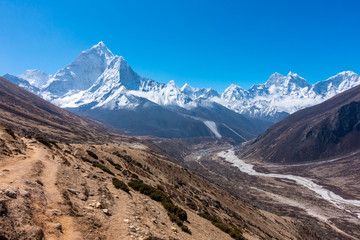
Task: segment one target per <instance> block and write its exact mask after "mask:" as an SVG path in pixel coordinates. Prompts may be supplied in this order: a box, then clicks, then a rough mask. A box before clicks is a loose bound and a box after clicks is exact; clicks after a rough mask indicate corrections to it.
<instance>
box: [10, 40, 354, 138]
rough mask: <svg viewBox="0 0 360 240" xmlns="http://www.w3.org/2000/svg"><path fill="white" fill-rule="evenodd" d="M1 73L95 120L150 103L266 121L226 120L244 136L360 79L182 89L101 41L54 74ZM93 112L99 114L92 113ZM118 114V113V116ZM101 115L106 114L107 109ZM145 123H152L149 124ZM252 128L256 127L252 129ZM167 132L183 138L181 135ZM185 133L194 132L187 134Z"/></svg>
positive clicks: (293, 77)
mask: <svg viewBox="0 0 360 240" xmlns="http://www.w3.org/2000/svg"><path fill="white" fill-rule="evenodd" d="M4 78H6V79H8V80H9V81H12V82H13V83H15V84H17V85H19V86H21V87H24V88H25V89H27V90H29V91H31V92H33V93H36V94H37V95H39V96H41V97H42V98H44V99H46V100H48V101H50V102H52V103H54V104H55V105H57V106H59V107H62V108H66V109H69V110H72V111H74V112H77V113H79V114H83V115H86V116H88V117H92V118H94V115H96V116H97V117H96V118H95V119H97V120H100V119H99V118H98V117H100V115H99V112H104V111H105V110H106V111H116V112H118V113H119V112H126V114H130V112H131V111H135V110H136V111H135V112H138V114H137V115H136V116H137V118H143V117H145V116H144V115H143V114H140V112H141V110H140V109H144V108H146V107H148V106H152V107H156V108H157V109H158V110H159V111H152V112H150V113H149V114H151V113H153V112H157V114H159V113H160V112H162V113H163V112H164V111H172V112H173V113H175V115H174V114H170V115H172V117H173V118H177V121H180V120H181V121H185V122H188V123H189V124H190V122H191V124H190V125H193V126H194V127H195V125H198V122H199V121H200V120H199V118H194V116H190V115H189V114H188V113H189V112H191V113H192V114H194V113H195V112H196V111H200V110H201V109H205V108H206V109H208V110H212V112H211V111H207V113H208V115H207V116H206V118H201V119H202V120H201V121H200V122H201V124H202V125H204V124H205V121H211V122H213V123H211V124H212V125H211V126H213V125H214V124H215V126H216V128H221V127H223V124H224V122H222V121H220V122H215V121H214V119H218V118H217V117H215V115H217V113H216V112H215V111H214V109H219V108H222V107H223V108H226V109H227V110H225V109H224V110H221V112H222V113H225V112H226V114H232V112H236V113H240V114H242V115H244V116H247V117H248V118H249V117H250V118H259V119H262V120H265V121H263V122H261V121H260V122H257V124H260V126H259V127H255V126H253V125H252V124H250V125H241V126H240V125H239V124H238V123H236V122H234V123H233V124H232V125H231V126H229V124H226V125H227V126H228V127H229V128H230V129H231V130H233V131H232V132H234V131H235V132H236V133H237V134H238V135H240V136H243V135H248V136H247V137H243V138H245V139H248V138H249V137H251V136H253V137H254V136H256V135H257V134H259V133H261V132H262V131H264V130H265V129H266V128H267V127H268V126H270V125H271V123H273V122H276V121H279V120H281V119H283V118H284V117H286V116H288V115H289V114H291V113H293V112H295V111H298V110H300V109H303V108H306V107H309V106H313V105H315V104H318V103H320V102H322V101H324V100H326V99H328V98H330V97H332V96H334V95H336V94H338V93H340V92H342V91H345V90H347V89H349V88H351V87H353V86H356V85H358V84H359V83H360V77H359V75H357V74H356V73H354V72H350V71H348V72H342V73H339V74H337V75H336V76H334V77H331V78H329V79H327V80H325V81H321V82H318V83H316V84H314V85H310V84H308V83H307V81H306V80H305V79H304V78H302V77H300V76H299V75H297V74H295V73H292V72H290V73H289V74H288V75H287V76H283V75H281V74H279V73H274V74H273V75H271V77H270V78H269V79H268V81H267V82H266V83H265V84H257V85H254V86H252V87H251V88H250V89H249V90H243V89H242V88H241V87H240V86H238V85H236V84H232V85H230V86H229V87H228V88H227V89H226V90H225V91H224V92H223V93H222V94H219V93H218V92H217V91H215V90H214V89H211V88H193V87H191V86H190V85H188V84H185V85H184V86H183V87H181V88H180V87H178V86H177V85H176V83H175V81H173V80H172V81H170V82H169V83H167V84H163V83H159V82H156V81H154V80H152V79H149V78H144V77H142V76H140V75H138V74H137V73H136V72H134V71H133V70H132V68H131V67H130V66H129V65H128V64H127V62H126V61H125V59H124V58H123V57H121V56H115V55H114V54H113V53H112V52H111V51H110V50H109V49H108V48H107V47H106V46H105V44H104V43H103V42H99V43H98V44H96V45H94V46H93V47H92V48H90V49H89V50H86V51H83V52H82V53H81V54H80V55H79V56H78V57H77V58H76V59H75V60H74V62H72V63H70V64H68V65H67V66H66V67H64V68H62V69H60V70H59V71H57V72H56V73H55V74H54V75H48V74H46V73H44V72H42V71H40V70H30V71H29V70H28V71H26V72H25V73H24V74H22V75H19V76H18V77H16V76H12V75H9V74H7V75H5V76H4ZM154 104H155V105H154ZM100 109H101V111H100ZM160 109H161V111H160ZM174 109H175V110H174ZM174 111H175V112H174ZM95 112H97V113H96V114H95ZM143 112H144V111H143ZM183 112H187V113H185V114H184V113H183ZM210 112H211V113H210ZM118 113H117V114H116V115H119V114H118ZM180 113H181V114H180ZM133 114H134V112H133V113H131V115H133ZM103 115H104V113H103ZM105 115H107V116H108V118H110V115H111V114H110V115H109V114H105ZM195 115H196V114H195ZM132 117H133V118H134V117H135V116H132ZM203 117H204V116H203ZM184 118H186V119H184ZM243 118H244V117H243V116H241V115H239V119H242V120H241V122H242V123H244V122H246V121H245V120H243ZM153 119H157V120H156V121H155V120H154V121H155V122H153V123H149V124H150V125H152V126H154V125H156V124H158V123H159V121H160V119H159V117H158V116H156V117H155V116H154V118H153ZM107 120H108V119H105V120H104V119H103V117H101V121H103V122H105V123H107V124H109V123H111V124H110V125H112V126H115V127H118V128H120V129H122V130H125V131H126V130H127V128H128V127H125V126H122V125H121V124H120V123H119V122H117V123H116V124H115V120H114V119H112V120H111V121H107ZM194 121H195V123H196V124H195V123H194ZM140 122H141V124H143V123H144V121H143V120H142V119H139V121H138V122H137V123H136V121H135V122H133V123H134V124H133V126H132V127H131V128H132V129H136V125H137V124H140ZM165 122H166V121H165ZM169 122H173V123H174V125H172V124H170V125H169V126H168V127H169V129H168V130H171V129H173V128H175V129H178V127H179V126H180V125H181V124H178V123H176V124H175V122H176V121H173V120H171V121H169ZM209 126H210V125H208V124H207V125H206V124H205V127H206V128H207V131H205V132H202V133H201V134H200V136H202V135H205V136H219V135H221V136H223V134H225V133H223V134H221V133H219V134H217V130H218V129H214V128H209ZM148 127H150V128H151V126H148ZM182 127H184V126H182ZM165 128H166V124H165ZM235 128H236V129H237V130H235ZM254 128H255V129H256V130H253V129H254ZM224 129H225V128H224ZM214 130H215V131H214ZM245 130H246V131H245ZM176 131H177V130H176ZM176 131H174V132H176ZM189 131H190V128H189ZM136 132H138V131H136ZM150 132H151V131H150ZM245 132H247V133H249V134H246V133H245ZM179 134H180V132H179ZM165 135H166V134H165ZM169 135H171V136H173V137H181V134H180V135H178V134H175V135H173V134H169ZM185 135H186V136H192V135H191V134H185ZM226 135H227V134H225V136H226ZM161 136H163V134H161ZM197 136H198V135H197ZM240 139H242V138H240Z"/></svg>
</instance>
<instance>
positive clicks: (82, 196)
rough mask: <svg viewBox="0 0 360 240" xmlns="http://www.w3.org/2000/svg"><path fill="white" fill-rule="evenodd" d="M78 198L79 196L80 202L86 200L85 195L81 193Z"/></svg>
mask: <svg viewBox="0 0 360 240" xmlns="http://www.w3.org/2000/svg"><path fill="white" fill-rule="evenodd" d="M78 196H79V199H80V200H82V201H86V200H88V198H87V196H86V195H85V194H83V193H80V194H79V195H78Z"/></svg>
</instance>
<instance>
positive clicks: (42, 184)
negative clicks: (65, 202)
mask: <svg viewBox="0 0 360 240" xmlns="http://www.w3.org/2000/svg"><path fill="white" fill-rule="evenodd" d="M35 182H36V183H38V184H40V185H41V186H44V183H43V182H42V181H41V180H39V179H37V180H36V181H35Z"/></svg>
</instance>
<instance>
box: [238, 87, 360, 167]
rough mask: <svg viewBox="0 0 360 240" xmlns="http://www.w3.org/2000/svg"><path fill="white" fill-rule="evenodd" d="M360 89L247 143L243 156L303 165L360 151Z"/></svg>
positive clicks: (292, 117) (289, 119) (291, 118)
mask: <svg viewBox="0 0 360 240" xmlns="http://www.w3.org/2000/svg"><path fill="white" fill-rule="evenodd" d="M359 139H360V86H357V87H354V88H352V89H349V90H348V91H345V92H343V93H341V94H339V95H337V96H335V97H333V98H331V99H329V100H327V101H325V102H323V103H321V104H319V105H316V106H314V107H310V108H307V109H304V110H301V111H298V112H296V113H294V114H292V115H290V116H289V117H287V118H285V119H284V120H282V121H280V122H279V123H277V124H275V125H273V126H271V127H270V128H269V129H268V130H267V131H266V132H265V133H264V134H262V135H260V136H259V137H258V138H256V139H255V140H253V141H251V142H249V143H248V144H246V145H245V146H244V147H243V148H242V151H241V153H240V154H241V157H244V158H252V159H258V160H263V161H270V162H304V161H313V160H320V159H327V158H333V157H338V156H342V155H346V154H350V153H351V152H354V151H358V150H360V141H359Z"/></svg>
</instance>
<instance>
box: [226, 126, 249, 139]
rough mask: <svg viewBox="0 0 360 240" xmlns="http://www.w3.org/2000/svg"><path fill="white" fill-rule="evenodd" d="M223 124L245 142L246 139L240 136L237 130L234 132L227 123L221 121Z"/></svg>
mask: <svg viewBox="0 0 360 240" xmlns="http://www.w3.org/2000/svg"><path fill="white" fill-rule="evenodd" d="M223 125H224V126H225V127H226V128H227V129H229V130H230V131H232V132H233V133H235V134H236V135H237V136H239V137H240V138H242V139H243V140H244V141H245V142H246V141H247V139H246V138H244V137H243V136H241V135H240V134H239V133H238V132H236V131H235V130H234V129H232V128H230V127H229V126H228V125H226V124H225V123H223Z"/></svg>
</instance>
